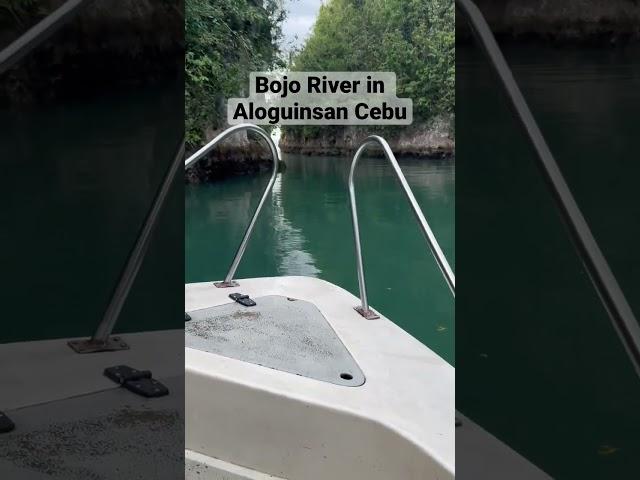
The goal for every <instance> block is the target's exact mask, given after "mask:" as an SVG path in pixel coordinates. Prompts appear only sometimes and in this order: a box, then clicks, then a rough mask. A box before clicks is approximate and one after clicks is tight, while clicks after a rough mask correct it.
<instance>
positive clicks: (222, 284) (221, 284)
mask: <svg viewBox="0 0 640 480" xmlns="http://www.w3.org/2000/svg"><path fill="white" fill-rule="evenodd" d="M213 284H214V285H215V287H216V288H232V287H239V286H240V284H239V283H238V282H236V281H235V280H231V281H230V282H213Z"/></svg>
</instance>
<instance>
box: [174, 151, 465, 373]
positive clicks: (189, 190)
mask: <svg viewBox="0 0 640 480" xmlns="http://www.w3.org/2000/svg"><path fill="white" fill-rule="evenodd" d="M284 161H285V162H286V165H287V167H286V170H285V171H284V172H283V173H281V174H279V175H278V178H277V180H276V184H275V185H274V189H273V193H272V194H271V195H270V197H269V200H268V202H267V203H266V204H265V207H264V210H263V212H262V214H261V216H260V219H259V220H258V223H257V224H256V227H255V230H254V234H253V237H252V239H251V241H250V243H249V246H248V248H247V251H246V253H245V255H244V258H243V261H242V263H241V264H240V267H239V269H238V272H237V275H236V276H237V277H238V278H243V277H244V278H247V277H265V276H280V275H309V276H314V277H319V278H322V279H324V280H328V281H329V282H332V283H334V284H336V285H339V286H341V287H343V288H345V289H347V290H349V291H351V292H352V293H354V294H355V295H357V294H358V287H357V276H356V267H355V257H354V243H353V231H352V226H351V217H350V213H349V197H348V193H347V176H348V172H349V164H350V159H349V158H346V157H345V158H338V157H307V156H297V155H286V154H285V155H284ZM399 161H400V164H401V166H402V169H403V172H404V174H405V176H406V178H407V181H408V182H409V184H410V186H411V187H412V189H413V191H414V194H415V196H416V198H417V200H418V202H419V203H420V205H421V206H422V208H423V210H424V212H425V214H426V216H427V218H428V221H429V222H430V224H431V227H432V229H433V230H434V232H435V234H436V236H437V238H438V241H439V242H440V244H441V246H442V248H443V250H444V252H445V255H446V256H447V258H448V259H449V261H450V263H451V264H452V265H455V244H454V240H455V221H454V220H455V217H454V212H455V167H454V162H453V161H452V160H443V161H435V160H427V159H408V158H407V159H400V160H399ZM267 180H268V175H262V176H259V177H237V178H233V179H230V180H225V181H220V182H217V183H213V184H209V185H196V186H187V187H186V192H185V198H186V200H185V278H186V280H185V281H186V282H201V281H210V280H218V279H221V278H223V277H224V275H225V273H226V270H227V268H228V266H229V263H230V262H231V259H232V257H233V254H234V253H235V249H236V248H237V246H238V244H239V242H240V239H241V238H242V234H243V232H244V229H245V227H246V225H247V224H248V222H249V219H250V217H251V215H252V213H253V210H254V208H255V205H256V204H257V202H258V200H259V198H260V195H262V191H263V189H264V185H265V183H266V181H267ZM356 191H357V196H358V206H359V213H360V221H361V227H360V228H361V238H362V243H363V255H364V262H365V269H366V278H367V287H368V289H367V293H368V296H369V301H370V303H371V304H372V305H373V306H374V307H375V308H377V309H379V310H380V311H381V312H382V313H383V314H385V315H386V316H388V317H389V318H391V319H393V321H394V322H396V323H397V324H398V325H400V326H401V327H402V328H404V329H405V330H407V331H408V332H410V333H411V334H412V335H414V336H415V337H416V338H418V339H419V340H421V341H422V342H423V343H425V344H426V345H428V346H429V347H431V348H432V349H433V350H434V351H436V352H437V353H438V354H440V355H441V356H442V357H443V358H445V359H446V360H447V361H449V362H451V363H453V362H454V334H455V332H454V314H453V312H454V308H453V306H454V305H453V304H454V302H453V299H452V297H451V294H450V293H449V290H448V288H447V286H446V283H445V282H444V279H443V277H442V275H441V273H440V271H439V270H438V267H437V266H436V264H435V261H434V259H433V257H432V256H431V254H430V252H429V250H428V247H427V246H426V243H425V241H424V239H423V237H422V234H421V233H420V231H419V229H418V226H417V224H416V222H415V219H414V217H413V214H412V213H411V211H410V210H409V207H408V204H407V201H406V200H405V198H404V195H403V193H402V191H401V190H400V187H399V185H397V182H396V180H395V177H394V176H393V173H392V170H391V168H390V167H389V165H388V164H387V161H386V160H385V159H383V158H369V159H365V160H363V161H361V162H360V164H359V166H358V174H357V178H356Z"/></svg>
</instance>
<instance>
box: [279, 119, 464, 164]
mask: <svg viewBox="0 0 640 480" xmlns="http://www.w3.org/2000/svg"><path fill="white" fill-rule="evenodd" d="M373 134H376V135H381V136H382V137H384V138H385V139H386V140H387V141H388V142H389V145H390V146H391V149H392V150H393V152H394V153H395V154H396V155H398V156H408V157H422V158H425V157H426V158H446V157H452V156H453V154H454V151H455V139H454V133H453V116H440V117H437V118H436V119H434V120H432V121H431V122H429V123H416V124H414V125H411V126H409V127H402V128H393V129H391V128H389V129H387V130H381V129H380V128H379V127H378V128H375V127H362V126H358V127H353V126H347V127H340V128H337V127H333V128H322V129H320V130H316V129H314V130H312V131H308V130H307V131H305V129H304V128H287V129H284V130H283V134H282V138H281V139H280V149H281V150H282V151H283V152H285V153H294V154H300V155H321V156H349V155H352V154H353V153H355V151H356V150H357V149H358V147H359V146H360V144H361V143H362V141H363V140H364V139H365V138H366V137H367V136H369V135H373ZM374 153H375V152H374Z"/></svg>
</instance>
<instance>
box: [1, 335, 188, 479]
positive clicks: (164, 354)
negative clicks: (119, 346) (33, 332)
mask: <svg viewBox="0 0 640 480" xmlns="http://www.w3.org/2000/svg"><path fill="white" fill-rule="evenodd" d="M120 336H121V337H122V339H123V340H124V341H126V342H127V344H129V346H130V347H131V348H130V349H129V350H122V351H118V352H101V353H92V354H85V355H80V354H77V353H75V352H74V351H73V350H72V349H71V348H69V346H68V345H67V341H68V339H56V340H42V341H33V342H17V343H9V344H2V345H0V365H1V366H3V367H4V368H0V385H1V386H2V388H1V389H0V410H2V411H4V412H5V413H6V414H7V415H8V416H9V418H11V420H12V421H13V422H14V423H15V429H14V430H13V431H11V432H7V433H1V434H0V472H2V473H5V475H4V476H2V475H0V477H1V478H3V479H4V478H6V479H12V480H13V479H15V480H21V479H25V480H26V479H29V480H36V479H40V478H42V479H45V478H47V479H59V480H75V479H82V480H84V479H88V478H140V474H141V471H145V472H146V473H147V474H148V475H149V477H146V478H150V476H153V478H157V479H163V480H164V479H166V480H170V479H175V478H179V476H180V475H181V474H182V471H181V470H182V467H181V465H180V463H181V462H179V461H177V460H176V455H175V452H176V450H177V449H178V448H182V442H183V432H184V430H183V417H182V414H183V403H182V401H183V395H184V381H183V370H182V364H183V360H182V354H183V350H182V348H181V343H182V338H183V332H182V330H167V331H157V332H144V333H133V334H123V335H120ZM121 364H126V365H132V366H135V367H138V368H141V369H150V370H152V372H153V376H154V378H155V379H157V380H159V381H161V382H162V383H163V384H164V385H166V386H167V387H168V388H169V392H170V393H169V395H168V396H165V397H161V398H153V399H147V398H143V397H140V396H138V395H135V394H133V393H131V392H129V391H127V390H125V389H123V388H122V387H120V386H119V385H117V384H115V383H114V382H112V381H111V380H109V379H108V378H106V377H105V376H104V375H103V371H104V369H105V368H106V367H111V366H114V365H121ZM140 458H144V459H145V461H146V462H148V463H147V464H145V465H146V466H145V467H144V468H142V467H140V463H139V459H140ZM178 460H179V457H178ZM178 468H180V471H177V469H178Z"/></svg>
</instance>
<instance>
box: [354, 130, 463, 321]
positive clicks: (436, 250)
mask: <svg viewBox="0 0 640 480" xmlns="http://www.w3.org/2000/svg"><path fill="white" fill-rule="evenodd" d="M375 144H379V145H380V146H381V147H382V149H383V151H384V154H385V157H387V160H389V163H391V166H392V167H393V171H394V173H395V174H396V177H397V178H398V181H399V182H400V186H401V187H402V191H403V192H404V194H405V196H406V197H407V200H408V201H409V205H410V206H411V210H412V211H413V213H414V215H415V216H416V220H418V225H419V226H420V229H421V230H422V233H423V234H424V237H425V239H426V241H427V244H428V245H429V248H430V249H431V253H432V254H433V257H434V258H435V260H436V263H437V264H438V267H439V268H440V271H441V272H442V275H443V276H444V278H445V280H446V281H447V285H448V286H449V289H450V290H451V294H452V295H453V296H454V298H455V295H456V277H455V274H454V273H453V271H452V270H451V267H450V266H449V262H447V259H446V257H445V256H444V253H442V249H441V248H440V245H438V241H437V240H436V237H435V235H434V234H433V231H432V230H431V227H429V224H428V223H427V219H426V218H425V217H424V214H423V213H422V210H421V209H420V206H419V205H418V202H417V201H416V199H415V197H414V196H413V192H412V191H411V188H410V187H409V184H408V183H407V180H406V179H405V178H404V175H403V174H402V170H400V165H398V161H397V160H396V157H395V155H394V154H393V152H392V151H391V148H390V147H389V144H388V143H387V142H386V140H385V139H384V138H382V137H378V136H377V135H373V136H370V137H367V138H366V139H365V140H364V142H363V143H362V145H360V148H358V151H357V152H356V154H355V155H354V157H353V162H352V163H351V171H350V172H349V199H350V201H351V219H352V221H353V235H354V240H355V247H356V262H357V268H358V287H359V288H360V301H361V305H360V306H358V307H356V308H355V309H356V311H358V313H360V315H362V316H363V317H365V318H366V319H369V320H372V319H374V318H378V315H377V314H376V313H375V312H374V311H373V310H371V309H370V308H369V303H368V301H367V287H366V284H365V278H364V265H363V264H362V248H361V246H360V228H359V226H358V209H357V206H356V192H355V187H354V182H353V178H354V174H355V171H356V166H357V165H358V160H359V159H360V157H361V156H362V154H363V153H364V151H365V150H366V149H367V147H369V146H371V145H375Z"/></svg>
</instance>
